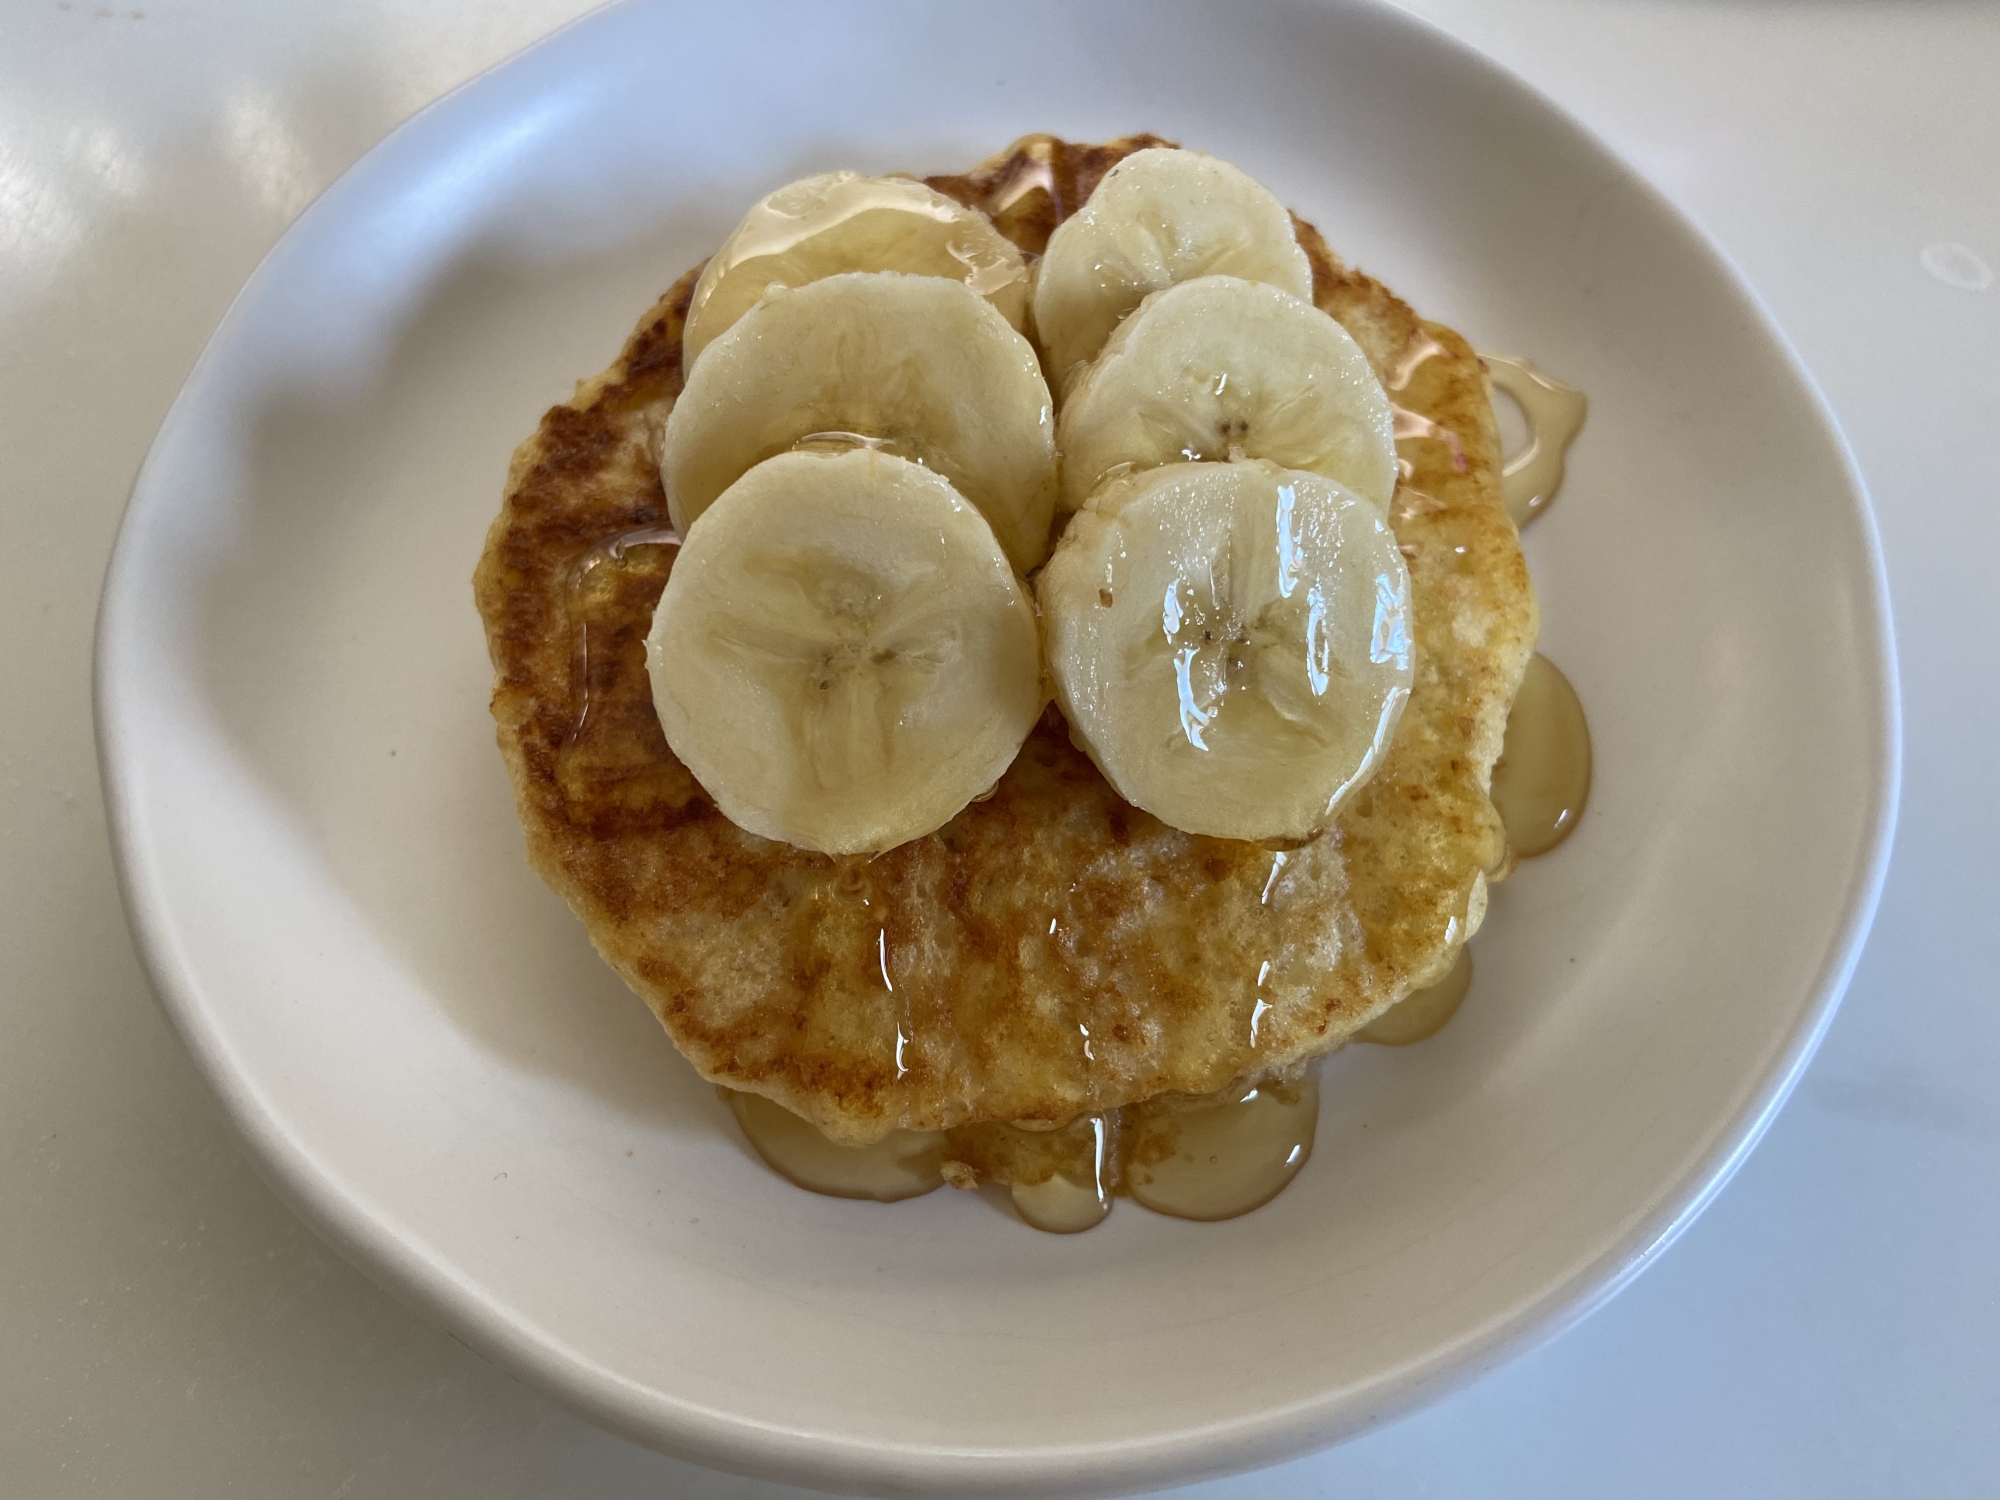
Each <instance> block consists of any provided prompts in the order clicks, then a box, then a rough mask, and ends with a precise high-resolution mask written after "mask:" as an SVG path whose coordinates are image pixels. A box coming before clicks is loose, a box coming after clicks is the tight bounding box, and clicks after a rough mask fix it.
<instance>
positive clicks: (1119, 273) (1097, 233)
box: [1034, 146, 1312, 383]
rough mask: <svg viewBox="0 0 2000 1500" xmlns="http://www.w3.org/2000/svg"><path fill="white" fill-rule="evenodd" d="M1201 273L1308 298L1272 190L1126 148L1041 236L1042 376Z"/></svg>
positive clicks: (1092, 348) (1037, 303)
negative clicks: (1083, 198)
mask: <svg viewBox="0 0 2000 1500" xmlns="http://www.w3.org/2000/svg"><path fill="white" fill-rule="evenodd" d="M1209 275H1221V276H1241V277H1243V278H1244V279H1245V280H1246V281H1264V282H1269V283H1270V284H1271V285H1272V286H1276V287H1282V288H1283V289H1284V290H1286V291H1288V292H1290V293H1291V294H1292V295H1293V296H1295V297H1310V296H1312V262H1310V261H1309V260H1307V259H1306V253H1305V251H1304V250H1302V249H1300V248H1299V242H1298V237H1297V236H1296V235H1295V234H1294V233H1293V231H1292V216H1291V215H1290V214H1289V213H1287V212H1286V211H1285V206H1284V204H1282V203H1280V202H1279V201H1278V200H1277V199H1276V198H1274V197H1272V196H1271V192H1270V189H1268V188H1266V187H1265V186H1264V185H1263V184H1262V183H1260V182H1258V181H1257V180H1256V179H1255V178H1253V177H1251V176H1249V175H1248V174H1246V173H1244V172H1243V171H1241V170H1239V169H1238V168H1236V167H1232V166H1231V165H1229V163H1228V162H1226V161H1218V160H1216V158H1214V157H1212V156H1204V155H1202V154H1201V153H1200V152H1199V151H1181V150H1177V149H1175V148H1173V147H1171V146H1154V147H1149V148H1148V149H1146V150H1144V151H1134V152H1133V153H1132V154H1131V155H1130V156H1128V157H1126V158H1125V159H1124V160H1123V161H1121V162H1119V163H1118V165H1117V166H1115V167H1113V168H1112V169H1111V170H1110V171H1109V172H1106V173H1105V174H1104V180H1103V181H1102V182H1100V183H1098V185H1097V190H1096V191H1095V192H1093V193H1092V194H1091V195H1090V200H1089V201H1088V202H1087V203H1085V204H1084V205H1083V207H1082V209H1080V210H1079V211H1078V212H1077V213H1075V214H1074V215H1072V216H1071V217H1070V218H1068V219H1066V220H1064V221H1063V222H1062V223H1061V224H1059V225H1057V226H1056V232H1055V233H1054V234H1052V235H1050V236H1049V247H1048V250H1047V252H1046V253H1045V254H1044V255H1043V256H1042V265H1041V273H1040V275H1039V276H1037V278H1036V281H1035V297H1034V311H1035V331H1036V333H1037V334H1038V336H1039V337H1040V338H1041V341H1042V348H1043V349H1045V350H1046V351H1047V352H1048V368H1049V374H1050V375H1051V376H1052V377H1054V378H1056V379H1057V380H1058V383H1060V381H1061V380H1062V378H1063V377H1065V376H1066V375H1067V372H1068V371H1069V370H1070V368H1071V367H1072V366H1074V365H1077V364H1079V363H1081V362H1083V361H1084V360H1088V359H1094V358H1096V356H1097V351H1098V350H1099V349H1102V348H1103V347H1104V341H1105V340H1106V339H1107V338H1109V337H1110V336H1111V330H1112V329H1114V328H1116V327H1117V326H1118V322H1119V320H1120V319H1121V318H1123V317H1124V316H1125V315H1126V314H1127V313H1129V312H1131V311H1132V309H1133V308H1135V307H1137V306H1138V305H1139V303H1140V302H1141V301H1142V300H1143V299H1144V298H1145V296H1146V294H1147V293H1149V292H1157V291H1159V290H1160V289H1161V288H1163V287H1169V286H1172V285H1174V284H1175V283H1176V282H1180V281H1191V280H1193V279H1194V278H1195V277H1197V276H1209Z"/></svg>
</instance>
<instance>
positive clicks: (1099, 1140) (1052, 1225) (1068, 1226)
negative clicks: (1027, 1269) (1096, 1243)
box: [1010, 1115, 1117, 1234]
mask: <svg viewBox="0 0 2000 1500" xmlns="http://www.w3.org/2000/svg"><path fill="white" fill-rule="evenodd" d="M1090 1128H1091V1134H1092V1137H1093V1143H1092V1147H1093V1148H1092V1151H1091V1160H1090V1165H1089V1172H1088V1176H1087V1179H1085V1180H1079V1179H1078V1178H1076V1177H1073V1176H1071V1175H1070V1174H1069V1173H1067V1172H1055V1173H1052V1174H1050V1176H1049V1177H1048V1178H1047V1179H1046V1180H1045V1181H1042V1182H1034V1183H1019V1182H1017V1183H1015V1184H1014V1185H1013V1187H1012V1188H1011V1189H1010V1191H1011V1193H1012V1195H1013V1199H1014V1211H1015V1212H1016V1213H1018V1214H1019V1215H1020V1216H1021V1218H1022V1219H1023V1220H1024V1221H1025V1222H1027V1223H1029V1224H1032V1225H1034V1227H1035V1228H1037V1229H1043V1230H1047V1231H1048V1232H1049V1233H1050V1234H1077V1233H1080V1232H1081V1231H1083V1230H1085V1229H1094V1228H1096V1227H1097V1226H1098V1225H1099V1224H1101V1223H1103V1222H1104V1217H1105V1215H1107V1214H1109V1213H1110V1212H1111V1198H1112V1194H1113V1192H1114V1191H1115V1187H1114V1182H1113V1172H1114V1170H1115V1169H1116V1166H1117V1163H1116V1161H1115V1160H1114V1159H1113V1157H1112V1155H1111V1150H1110V1146H1111V1140H1112V1136H1113V1132H1114V1130H1115V1128H1116V1127H1115V1122H1113V1121H1110V1120H1107V1119H1105V1118H1104V1117H1103V1116H1101V1115H1100V1116H1098V1117H1096V1118H1095V1119H1093V1120H1091V1121H1090Z"/></svg>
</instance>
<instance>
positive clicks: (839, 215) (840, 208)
mask: <svg viewBox="0 0 2000 1500" xmlns="http://www.w3.org/2000/svg"><path fill="white" fill-rule="evenodd" d="M843 271H907V272H909V273H910V274H912V275H916V276H945V277H949V278H951V279H952V280H954V281H962V282H964V283H965V284H966V285H967V286H969V287H971V288H972V290H973V291H975V292H977V293H979V295H980V296H982V297H984V298H985V299H986V300H987V301H989V302H991V303H992V304H993V306H994V307H995V308H997V309H998V310H999V312H1000V315H1001V316H1002V317H1003V318H1005V319H1006V320H1007V321H1008V323H1009V324H1010V325H1012V326H1013V327H1014V328H1016V329H1018V328H1020V327H1021V325H1022V323H1023V322H1024V321H1026V319H1027V315H1028V268H1027V264H1026V263H1025V262H1024V261H1023V260H1022V259H1021V252H1020V251H1019V250H1017V249H1015V248H1014V245H1013V243H1012V242H1011V241H1009V240H1008V239H1006V238H1005V237H1004V236H1003V235H1002V234H1001V233H1000V231H999V230H997V229H995V228H994V227H993V222H992V220H990V219H988V218H987V217H986V215H984V214H982V213H979V212H978V211H976V210H974V209H970V208H967V207H965V206H964V205H963V204H960V203H954V202H953V201H952V200H951V199H949V198H947V197H945V195H944V194H943V193H940V192H936V191H934V190H932V189H931V188H927V187H925V186H924V185H923V184H922V183H921V182H917V181H914V180H912V179H911V178H908V177H864V176H862V175H861V174H860V173H859V172H823V173H821V174H820V175H819V176H817V177H806V178H802V179H801V180H799V181H798V182H794V183H791V184H789V185H787V186H785V187H781V188H779V189H778V190H777V191H776V192H775V193H773V194H771V196H770V197H768V198H766V199H764V200H763V201H762V202H760V203H759V204H758V205H757V206H756V207H755V208H753V209H751V210H750V212H749V213H747V214H745V215H744V216H743V222H742V223H740V224H738V225H737V226H736V228H735V229H734V230H733V231H732V232H731V233H730V236H729V238H728V239H726V240H724V241H723V242H722V248H721V249H720V250H718V251H716V252H715V254H714V256H713V257H712V258H711V259H710V260H709V262H708V264H707V265H706V266H704V267H703V268H702V272H701V279H700V280H698V281H696V282H695V284H694V298H693V300H692V301H690V302H689V303H688V315H687V328H686V331H685V332H684V333H683V334H682V335H681V350H682V354H683V356H684V358H685V360H686V362H687V365H688V366H689V367H690V368H692V366H693V364H694V361H695V359H696V357H697V356H699V355H700V353H701V351H702V350H703V349H704V348H706V347H707V346H708V344H709V342H710V341H711V340H712V339H714V338H715V337H716V336H717V335H718V334H720V333H722V332H723V331H724V330H725V329H727V328H728V327H729V326H730V325H731V324H733V323H734V322H735V321H736V320H737V319H738V318H740V317H742V316H743V314H745V313H746V312H748V311H750V309H751V308H753V307H755V306H756V305H757V303H758V302H759V301H760V300H761V299H762V298H763V296H764V294H765V293H766V292H767V291H769V290H770V289H771V288H772V287H774V286H786V287H797V286H804V285H805V284H806V283H807V282H810V281H818V280H820V279H821V278H822V277H826V276H836V275H839V274H840V273H841V272H843Z"/></svg>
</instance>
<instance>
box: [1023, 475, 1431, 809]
mask: <svg viewBox="0 0 2000 1500" xmlns="http://www.w3.org/2000/svg"><path fill="white" fill-rule="evenodd" d="M1037 588H1038V592H1039V595H1040V598H1041V606H1042V615H1043V618H1044V620H1045V622H1046V627H1047V631H1048V653H1049V668H1050V671H1051V672H1052V673H1053V675H1054V678H1055V688H1056V701H1057V702H1059V703H1060V704H1061V705H1062V709H1063V712H1064V713H1065V714H1066V715H1068V717H1069V722H1070V728H1071V729H1072V730H1073V731H1074V732H1075V734H1076V735H1077V737H1078V738H1079V739H1080V740H1081V741H1082V742H1083V745H1084V747H1085V749H1086V750H1088V752H1089V754H1090V757H1091V759H1092V760H1094V761H1096V762H1097V765H1098V769H1099V770H1101V771H1103V772H1104V775H1105V777H1106V779H1107V780H1109V781H1110V783H1111V784H1112V786H1113V787H1115V788H1117V790H1118V793H1119V795H1120V796H1122V797H1124V798H1125V800H1126V801H1128V802H1131V803H1133V804H1135V805H1136V806H1139V807H1142V808H1144V809H1145V810H1146V811H1148V812H1150V813H1152V814H1153V815H1154V816H1155V817H1158V818H1159V819H1161V820H1162V821H1163V822H1166V823H1171V824H1172V825H1173V826H1174V827H1176V828H1180V829H1184V830H1186V831H1187V832H1189V833H1205V834H1213V835H1216V836H1218V837H1221V838H1237V839H1299V838H1309V837H1311V836H1312V835H1313V834H1315V833H1317V832H1318V831H1319V830H1320V829H1322V828H1324V827H1325V826H1326V825H1327V823H1328V822H1329V821H1330V820H1331V819H1332V818H1333V815H1334V813H1335V812H1336V811H1337V810H1338V809H1339V807H1340V804H1341V802H1342V801H1343V800H1344V799H1345V798H1346V797H1347V796H1348V794H1349V793H1351V792H1352V791H1354V789H1355V788H1356V787H1358V786H1360V785H1361V784H1362V783H1363V782H1364V781H1365V780H1366V779H1367V778H1368V776H1369V774H1370V773H1371V772H1372V771H1373V770H1374V768H1375V766H1376V764H1377V762H1378V761H1379V760H1380V759H1381V756H1382V754H1383V752H1384V751H1385V750H1386V749H1387V747H1388V744H1389V740H1390V736H1391V735H1393V734H1394V733H1395V729H1396V722H1397V720H1398V719H1399V718H1400V717H1401V715H1402V712H1403V704H1404V701H1405V700H1406V699H1407V698H1408V697H1409V693H1410V678H1411V670H1412V661H1411V658H1412V654H1413V647H1412V639H1411V624H1410V580H1409V575H1408V574H1407V573H1406V572H1405V571H1404V568H1403V558H1402V554H1401V553H1399V552H1398V551H1397V550H1396V539H1395V536H1394V535H1393V534H1392V533H1391V532H1390V530H1389V527H1388V523H1387V522H1386V521H1385V520H1384V519H1383V515H1382V512H1381V510H1380V509H1379V508H1377V507H1376V506H1375V505H1373V504H1372V503H1370V502H1369V501H1367V500H1364V499H1362V498H1361V497H1360V496H1359V495H1356V494H1355V493H1354V492H1353V491H1351V490H1348V489H1346V488H1344V487H1342V486H1341V485H1339V484H1337V483H1335V482H1334V481H1333V480H1331V479H1328V478H1326V477H1325V476H1323V475H1320V474H1313V473H1308V472H1306V471H1303V470H1293V469H1282V468H1279V467H1278V466H1277V465H1276V464H1273V463H1265V462H1261V461H1254V460H1249V461H1243V462H1238V463H1225V464H1213V463H1204V464H1170V465H1167V466H1165V467H1162V468H1157V469H1148V470H1146V471H1144V472H1142V473H1138V474H1132V475H1128V476H1126V477H1124V478H1121V479H1115V480H1113V481H1111V482H1110V483H1109V484H1107V485H1106V486H1105V487H1104V488H1103V489H1102V490H1100V491H1099V492H1098V493H1097V494H1096V495H1094V496H1093V497H1092V498H1091V502H1090V504H1089V505H1088V506H1086V507H1085V508H1084V509H1083V510H1081V511H1079V512H1078V513H1077V515H1076V517H1075V519H1074V520H1072V521H1071V522H1070V524H1069V529H1068V530H1067V531H1065V532H1064V533H1063V537H1062V541H1061V542H1060V543H1059V544H1058V545H1057V547H1056V552H1055V556H1054V557H1052V558H1050V559H1049V564H1048V566H1047V567H1046V568H1044V569H1043V570H1042V575H1041V578H1040V580H1039V583H1038V585H1037Z"/></svg>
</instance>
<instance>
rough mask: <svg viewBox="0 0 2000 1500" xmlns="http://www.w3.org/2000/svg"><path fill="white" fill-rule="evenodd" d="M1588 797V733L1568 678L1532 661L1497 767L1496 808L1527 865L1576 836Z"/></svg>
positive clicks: (1509, 720) (1510, 843) (1542, 659)
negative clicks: (1538, 855)
mask: <svg viewBox="0 0 2000 1500" xmlns="http://www.w3.org/2000/svg"><path fill="white" fill-rule="evenodd" d="M1589 797H1590V726H1589V724H1588V723H1586V722H1585V720H1584V717H1583V704H1582V703H1581V702H1579V701H1578V699H1577V696H1576V689H1575V688H1573V687H1571V686H1570V685H1569V679H1568V678H1567V677H1565V676H1563V674H1562V673H1561V672H1560V671H1558V670H1557V669H1556V664H1555V663H1554V662H1552V661H1550V660H1549V659H1548V658H1547V657H1546V656H1543V655H1541V654H1540V653H1539V652H1538V653H1536V655H1535V656H1534V657H1533V658H1532V659H1531V660H1530V661H1529V662H1528V672H1527V675H1526V676H1525V677H1523V678H1522V679H1521V691H1520V692H1519V693H1518V694H1516V695H1515V698H1514V709H1513V712H1512V713H1510V714H1508V716H1507V738H1506V740H1505V741H1504V743H1503V745H1502V748H1501V751H1500V759H1499V760H1498V761H1497V762H1496V763H1495V764H1494V767H1493V805H1494V807H1495V808H1497V809H1498V810H1499V813H1500V820H1501V821H1502V822H1503V823H1505V824H1506V825H1507V845H1508V847H1509V848H1510V849H1511V850H1512V851H1513V852H1514V854H1516V855H1517V856H1519V857H1520V858H1522V859H1529V858H1532V857H1533V856H1534V855H1537V854H1546V853H1547V852H1548V851H1549V850H1551V849H1553V848H1555V846H1556V845H1557V844H1560V843H1561V842H1562V841H1563V840H1564V839H1566V838H1568V837H1569V836H1570V833H1571V831H1572V830H1573V829H1574V828H1575V827H1576V825H1577V823H1578V821H1579V820H1580V819H1581V818H1582V817H1583V806H1584V803H1585V802H1586V801H1588V800H1589Z"/></svg>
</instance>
